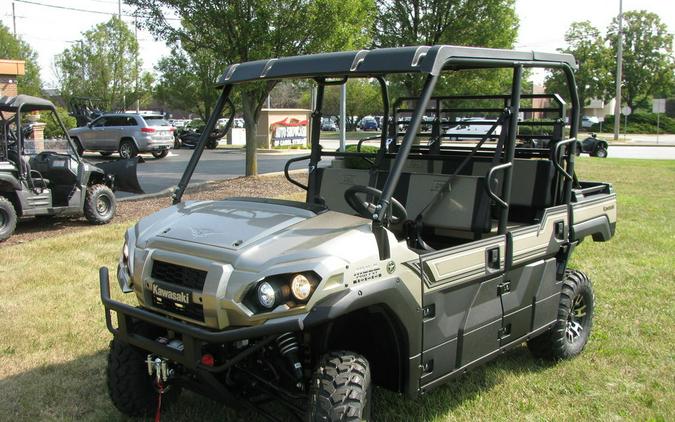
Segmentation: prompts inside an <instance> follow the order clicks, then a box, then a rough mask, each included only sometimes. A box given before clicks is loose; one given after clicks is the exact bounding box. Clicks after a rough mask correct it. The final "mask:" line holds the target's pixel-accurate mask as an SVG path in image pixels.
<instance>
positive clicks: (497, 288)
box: [100, 46, 616, 421]
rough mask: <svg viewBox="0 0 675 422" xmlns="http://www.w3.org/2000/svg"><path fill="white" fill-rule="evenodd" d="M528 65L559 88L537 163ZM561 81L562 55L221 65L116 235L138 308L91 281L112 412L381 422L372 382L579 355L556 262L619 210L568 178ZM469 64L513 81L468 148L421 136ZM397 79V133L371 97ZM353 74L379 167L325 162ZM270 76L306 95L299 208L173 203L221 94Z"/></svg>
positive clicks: (357, 160) (348, 57)
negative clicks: (507, 358)
mask: <svg viewBox="0 0 675 422" xmlns="http://www.w3.org/2000/svg"><path fill="white" fill-rule="evenodd" d="M528 67H544V68H553V69H557V70H558V71H562V72H564V74H565V75H566V76H567V82H568V89H569V92H568V93H567V96H568V97H569V98H571V109H570V113H569V115H570V121H571V137H570V138H567V139H563V138H560V139H556V140H555V141H554V142H550V146H549V147H548V148H532V147H528V148H521V147H518V146H517V141H518V142H520V140H519V139H518V136H517V135H518V124H519V113H520V112H521V111H524V110H523V109H524V108H527V107H525V106H522V104H521V81H522V77H523V72H524V70H525V69H526V68H528ZM574 68H575V62H574V58H573V57H572V56H569V55H564V54H542V53H531V52H517V51H508V50H493V49H483V48H467V47H454V46H433V47H425V46H423V47H404V48H391V49H376V50H372V51H365V50H362V51H358V52H339V53H329V54H317V55H308V56H299V57H287V58H278V59H270V60H263V61H255V62H249V63H241V64H234V65H231V66H229V67H228V68H227V69H226V70H225V72H224V74H223V75H222V77H221V78H220V81H219V87H220V88H221V89H222V93H221V95H220V98H219V100H218V102H217V104H216V106H215V111H214V112H213V114H212V115H211V117H210V119H209V121H208V124H207V127H206V129H205V130H204V131H203V132H202V137H201V140H200V143H199V144H198V146H197V148H196V149H195V152H194V154H193V155H192V158H191V160H190V162H189V164H188V166H187V169H186V171H185V173H184V175H183V178H182V180H181V182H180V183H179V185H178V187H177V189H176V191H175V195H174V197H173V201H174V205H173V206H172V207H169V208H166V209H164V210H162V211H159V212H158V213H156V214H154V215H151V216H149V217H146V218H143V219H141V220H140V221H139V222H138V224H136V225H135V226H134V227H132V228H130V229H129V230H128V231H127V233H126V238H125V241H124V246H123V248H122V254H121V256H120V260H119V266H118V268H117V280H118V282H119V285H120V288H121V290H122V291H123V292H127V293H133V294H134V295H135V300H137V301H138V305H137V306H131V305H128V304H125V303H122V302H119V301H116V300H113V299H111V297H110V286H109V274H108V270H107V269H106V268H101V270H100V287H101V298H102V301H103V304H104V307H105V317H106V322H107V326H108V329H109V330H110V331H111V332H112V334H113V336H114V339H113V340H112V342H111V347H110V352H109V356H108V368H107V384H108V389H109V394H110V398H111V399H112V402H113V403H114V405H115V406H116V407H117V408H118V409H119V410H120V411H121V412H123V413H125V414H127V415H138V414H144V413H146V412H152V411H153V410H154V409H155V408H156V406H157V401H158V400H161V397H162V395H163V394H165V393H166V394H167V396H165V397H164V400H161V403H167V402H171V401H172V400H173V399H175V398H176V397H177V395H178V393H179V392H180V390H181V389H182V388H187V389H191V390H195V391H197V392H199V393H202V394H204V395H206V396H208V397H212V398H214V399H216V400H222V401H225V402H228V403H231V404H233V405H237V404H240V405H244V406H246V407H248V408H255V409H256V410H258V411H260V412H263V413H264V414H265V415H266V416H267V417H269V418H270V419H275V418H276V416H278V413H276V412H275V413H274V414H273V413H272V411H270V409H269V407H267V406H266V404H268V403H269V402H270V399H271V398H275V399H279V400H275V402H276V403H278V404H277V405H276V406H283V408H287V409H288V411H289V414H290V415H294V416H297V417H298V418H305V419H309V420H322V421H324V420H330V421H337V420H363V419H369V418H370V416H371V415H372V414H373V412H377V406H376V404H375V407H373V403H372V393H371V392H372V386H373V385H374V384H376V385H380V386H382V387H384V388H388V389H391V390H394V391H398V392H402V393H404V394H405V395H406V396H407V397H417V396H419V395H421V394H426V393H428V392H429V391H431V390H432V389H433V388H435V387H438V386H440V385H442V384H444V383H445V382H447V381H448V380H450V379H452V378H454V377H455V376H458V375H461V374H463V373H464V372H466V371H467V370H469V369H471V368H473V367H476V366H477V365H481V364H483V363H485V362H487V361H489V360H490V359H492V358H495V357H497V356H499V355H500V354H501V353H502V352H504V351H506V350H508V349H510V348H513V347H517V346H519V345H521V344H522V343H523V342H527V344H528V346H529V348H530V350H532V352H533V354H534V355H535V356H538V357H542V358H549V359H554V360H555V359H563V358H570V357H573V356H575V355H577V354H579V353H580V352H581V350H582V349H583V348H584V346H585V345H586V342H587V341H588V338H589V335H590V330H591V324H592V316H593V300H594V296H593V291H592V289H591V282H590V280H589V278H588V277H587V276H586V275H584V274H583V273H582V272H580V271H577V270H572V269H569V268H567V263H568V261H569V258H570V255H571V254H572V252H573V250H574V248H575V246H577V245H578V244H579V242H581V241H582V240H583V239H584V238H586V237H588V236H591V237H592V238H593V239H594V240H596V241H607V240H609V239H610V238H611V237H612V235H613V234H614V230H615V224H616V196H615V194H614V193H613V190H612V186H611V185H610V184H608V183H599V182H583V181H578V180H577V178H576V176H575V173H574V159H575V154H574V146H575V144H576V142H577V141H576V139H575V137H576V135H577V129H576V128H577V126H578V123H577V122H578V119H579V109H580V105H579V100H578V96H577V93H576V86H575V82H574V72H573V71H574ZM475 69H481V70H482V71H485V70H486V69H487V70H489V71H504V69H507V71H509V72H511V73H512V85H511V89H510V91H511V92H510V94H509V95H507V96H506V97H505V99H504V101H505V105H503V106H502V107H499V108H496V109H495V110H493V113H494V116H486V117H491V118H490V119H487V118H486V120H493V122H492V123H490V127H489V129H488V130H487V131H485V133H484V134H483V135H482V136H481V137H480V138H478V139H476V140H475V142H473V143H470V144H467V143H455V142H448V140H447V139H443V137H442V136H439V133H440V132H438V131H435V132H434V131H433V130H432V133H431V134H428V133H424V132H420V130H421V129H423V128H424V126H428V127H433V126H434V125H429V124H426V125H424V124H422V122H425V121H426V122H428V121H429V119H430V118H432V117H431V116H428V115H427V114H428V113H427V110H428V109H429V103H430V102H431V101H433V100H432V98H433V95H434V92H435V89H437V90H442V89H443V87H444V86H447V85H445V82H446V81H445V80H444V78H446V77H447V76H448V75H449V74H453V75H462V74H463V72H471V71H473V70H475ZM401 75H404V76H405V77H406V78H409V79H415V78H417V79H416V80H418V81H419V82H420V85H419V86H421V92H420V94H419V95H418V96H417V97H416V99H415V100H414V101H412V106H410V107H409V111H410V117H409V118H406V117H404V116H402V117H401V118H400V121H405V122H407V124H405V125H400V124H399V123H400V122H399V119H398V117H397V118H396V119H395V118H394V117H393V116H392V114H394V113H392V111H394V110H393V108H394V107H390V104H392V103H390V98H389V94H388V82H387V78H388V77H389V76H393V77H396V78H398V80H401V79H400V77H401ZM350 78H369V79H370V80H371V81H373V83H378V84H379V86H380V87H381V95H382V104H383V115H384V117H383V119H382V122H383V126H384V127H383V130H382V134H381V136H380V137H378V141H379V149H378V150H377V151H376V152H369V153H365V152H361V151H357V152H341V151H326V150H322V148H321V145H320V142H319V135H320V128H321V118H322V106H323V99H324V91H325V89H326V87H327V86H330V85H340V84H344V83H346V82H347V81H348V80H349V79H350ZM285 79H304V80H307V79H308V80H310V81H313V83H315V84H316V89H317V91H316V92H317V93H316V97H315V98H316V106H315V108H314V110H313V113H312V119H311V129H310V131H309V133H310V137H309V138H310V139H309V141H310V144H311V154H309V155H307V156H305V157H300V158H293V159H291V160H290V161H289V163H288V164H287V167H286V168H287V169H288V166H289V165H290V164H291V162H298V161H301V160H308V161H309V165H308V169H309V175H308V181H307V184H304V183H303V182H302V181H299V180H295V179H293V178H292V177H291V174H289V173H288V171H287V172H286V177H287V178H288V180H289V182H290V183H293V184H294V185H297V186H300V187H302V188H303V189H305V190H306V191H307V195H306V200H305V201H304V202H293V201H287V200H280V199H257V198H228V199H224V200H219V201H194V202H182V196H183V192H184V191H185V188H186V186H187V184H188V182H189V180H190V177H191V175H192V173H193V171H194V169H195V167H196V165H197V163H198V161H199V159H200V156H201V155H202V152H203V151H204V148H205V147H206V143H207V142H208V138H207V136H206V135H205V134H208V133H210V132H211V131H212V130H213V128H214V126H215V124H216V121H217V119H218V118H219V117H220V113H221V112H222V111H223V109H224V108H225V107H226V106H227V107H229V108H233V105H232V102H231V100H230V98H231V96H233V95H234V93H235V92H236V90H237V89H241V88H240V87H241V85H245V84H246V83H258V82H259V81H263V82H270V83H274V82H275V81H279V80H285ZM451 111H452V110H444V112H451ZM390 116H391V118H390ZM433 118H434V119H441V117H439V116H435V117H433ZM442 119H444V121H447V119H449V117H442ZM230 121H231V120H230ZM448 124H449V123H448ZM399 127H401V128H402V129H401V130H399ZM497 127H500V128H501V130H500V131H499V132H500V135H499V136H496V139H495V141H491V142H487V140H488V139H490V138H495V136H494V132H495V130H496V128H497ZM403 129H405V130H403ZM322 160H324V163H322V164H325V161H331V162H330V164H329V166H327V167H326V166H325V165H321V166H320V162H321V161H322Z"/></svg>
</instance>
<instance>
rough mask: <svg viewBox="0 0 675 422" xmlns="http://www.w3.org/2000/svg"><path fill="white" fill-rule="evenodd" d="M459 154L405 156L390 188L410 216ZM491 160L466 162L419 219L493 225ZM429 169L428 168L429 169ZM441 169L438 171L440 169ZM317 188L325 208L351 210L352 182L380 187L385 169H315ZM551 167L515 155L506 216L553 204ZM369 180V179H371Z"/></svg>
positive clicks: (524, 215)
mask: <svg viewBox="0 0 675 422" xmlns="http://www.w3.org/2000/svg"><path fill="white" fill-rule="evenodd" d="M461 161H462V158H458V159H457V160H450V161H439V160H434V161H425V160H408V162H406V164H405V167H404V172H403V173H402V174H401V177H400V179H399V183H398V185H397V186H396V189H395V191H394V197H395V198H396V199H397V200H398V201H399V202H401V203H402V204H403V205H404V206H405V207H406V210H407V212H408V216H409V218H411V219H414V218H415V217H416V216H417V215H418V214H419V213H420V212H421V211H422V210H423V209H424V207H425V206H426V205H427V204H429V203H430V202H431V201H432V200H433V199H434V197H435V196H436V194H437V193H438V191H439V190H440V189H441V188H443V187H444V186H445V184H446V182H447V180H448V177H449V174H452V173H453V172H454V170H455V168H456V166H457V165H459V163H460V162H461ZM491 166H492V162H491V161H489V160H486V161H483V160H480V161H474V162H473V163H471V162H470V163H468V164H467V165H466V168H465V169H463V171H461V172H460V173H459V174H458V175H457V176H455V178H454V179H453V180H452V181H451V183H450V191H451V192H452V193H451V194H446V195H444V196H443V197H441V198H439V199H438V200H437V202H436V203H435V204H434V205H433V206H432V207H431V208H430V209H428V210H427V211H426V213H425V216H424V224H425V226H426V227H434V228H438V229H443V230H452V231H460V232H461V231H463V232H469V233H470V234H484V233H489V232H490V231H491V230H492V227H493V224H492V213H491V201H490V199H489V197H488V195H487V190H486V180H485V175H487V172H488V170H489V169H490V167H491ZM428 170H431V171H428ZM439 170H441V172H439ZM317 171H318V172H319V173H318V177H319V181H318V185H319V194H320V195H321V197H322V198H323V199H324V200H325V202H326V206H327V207H328V208H329V209H332V210H335V211H340V212H345V213H349V214H351V213H353V212H354V211H353V210H352V209H351V208H350V207H349V205H347V203H346V201H345V199H344V193H345V191H346V190H347V189H348V188H349V187H351V186H354V185H363V186H366V185H371V186H373V185H375V187H377V188H378V189H380V190H382V188H383V187H384V183H385V181H386V179H387V176H388V173H387V172H378V173H377V175H376V176H375V177H373V176H371V173H370V172H369V171H368V170H360V169H344V168H320V169H317ZM554 173H555V169H554V167H553V163H551V162H550V161H548V160H530V159H515V160H514V166H513V182H512V192H511V207H510V212H509V221H514V222H521V223H531V222H532V220H533V218H534V217H535V216H536V215H537V213H538V212H539V211H540V210H542V209H544V208H546V207H549V206H551V205H552V203H553V192H552V182H553V176H554ZM502 175H503V172H499V173H497V174H496V175H495V178H494V180H495V182H494V186H493V190H494V191H495V193H497V194H498V195H499V194H501V183H502V180H503V176H502ZM371 179H376V180H374V183H373V182H371Z"/></svg>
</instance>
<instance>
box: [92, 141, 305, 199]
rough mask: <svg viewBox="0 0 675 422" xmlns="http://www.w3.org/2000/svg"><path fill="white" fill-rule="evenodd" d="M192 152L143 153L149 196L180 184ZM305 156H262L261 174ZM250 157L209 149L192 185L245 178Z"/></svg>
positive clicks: (95, 158)
mask: <svg viewBox="0 0 675 422" xmlns="http://www.w3.org/2000/svg"><path fill="white" fill-rule="evenodd" d="M191 155H192V150H190V149H178V150H172V151H171V152H170V153H169V155H168V156H166V157H165V158H162V159H159V160H157V159H155V158H153V157H152V155H150V154H143V155H142V157H143V158H144V159H145V162H144V163H140V164H139V165H138V181H139V182H140V184H141V187H142V188H143V190H144V191H145V192H146V193H155V192H159V191H162V190H164V189H167V188H170V187H171V186H174V185H176V184H177V183H178V182H179V181H180V178H181V176H182V175H183V171H184V170H185V167H186V166H187V163H188V161H189V160H190V156H191ZM301 155H303V154H302V153H301V154H285V153H267V154H264V153H258V173H260V174H263V173H273V172H277V171H282V170H283V169H284V165H286V161H288V160H289V159H291V158H293V157H298V156H301ZM84 156H85V158H86V159H88V160H89V161H91V162H93V163H100V162H105V161H108V160H116V159H118V158H119V157H117V154H114V155H112V156H111V157H110V158H109V159H106V158H103V157H101V156H100V155H99V154H97V153H85V155H84ZM245 163H246V155H245V153H244V152H243V151H242V150H239V149H216V150H205V151H204V154H203V155H202V157H201V159H200V160H199V164H198V165H197V169H196V170H195V173H194V174H193V176H192V179H191V180H190V183H191V184H192V183H198V182H205V181H207V180H215V179H229V178H233V177H239V176H243V175H244V172H245ZM306 166H307V162H306V161H305V162H300V163H294V165H293V166H291V169H300V168H304V167H306ZM131 195H132V194H130V193H127V192H117V197H118V198H123V197H127V196H131Z"/></svg>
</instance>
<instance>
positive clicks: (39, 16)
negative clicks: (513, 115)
mask: <svg viewBox="0 0 675 422" xmlns="http://www.w3.org/2000/svg"><path fill="white" fill-rule="evenodd" d="M26 1H28V0H26ZM12 3H14V7H15V11H16V13H15V14H16V32H17V34H18V35H19V36H20V37H21V38H23V39H24V40H25V41H27V42H28V43H30V45H31V46H32V47H33V49H34V50H35V51H37V53H38V58H39V64H40V69H41V77H42V80H43V81H44V83H45V87H46V88H53V87H55V85H56V76H55V74H54V70H53V64H54V56H55V55H56V54H58V53H60V52H61V51H63V50H64V49H65V48H68V47H69V46H70V45H71V44H72V43H73V42H74V41H76V40H78V39H80V38H81V33H82V32H84V31H86V30H88V29H90V28H91V27H93V26H94V25H96V24H98V23H101V22H105V21H107V20H108V19H110V16H111V15H112V14H116V13H117V11H118V0H30V3H27V2H25V1H20V0H0V19H1V20H2V22H3V24H4V25H5V26H7V27H9V28H10V30H12V27H13V26H12ZM35 3H40V4H45V5H55V6H62V7H68V8H76V9H83V10H88V11H92V12H96V13H88V12H81V11H74V10H64V9H58V8H53V7H47V6H40V5H38V4H35ZM623 9H624V11H627V10H640V9H646V10H648V11H650V12H654V13H657V14H658V15H659V16H660V17H661V20H662V21H663V22H665V23H666V24H667V25H668V28H669V30H670V32H671V33H673V32H675V1H673V0H623ZM131 12H132V8H131V7H130V6H125V5H124V4H123V5H122V14H123V15H124V14H131ZM516 12H517V13H518V16H519V17H520V28H519V36H518V41H517V42H516V49H518V50H537V51H555V50H556V49H557V48H562V47H565V41H564V37H565V32H566V31H567V29H568V28H569V26H570V24H571V23H572V22H575V21H581V20H589V21H591V23H592V24H593V25H595V26H596V27H598V28H599V29H600V30H601V31H604V30H605V29H606V28H607V26H608V25H609V23H610V21H611V20H612V18H613V17H615V16H616V15H618V13H619V0H562V1H561V0H557V1H552V0H516ZM123 20H124V21H126V22H127V23H128V24H130V25H133V18H132V17H125V16H123ZM138 39H139V43H140V57H141V60H142V61H143V68H144V70H152V69H153V66H154V65H155V64H156V63H157V61H158V60H159V59H160V58H161V57H162V56H163V55H168V54H169V53H170V49H169V48H168V47H167V46H166V45H165V44H164V43H163V42H161V41H155V40H154V39H153V36H152V35H151V34H149V33H147V32H145V31H142V30H139V31H138ZM542 77H543V75H542V74H535V75H534V78H535V81H536V82H540V80H541V79H542Z"/></svg>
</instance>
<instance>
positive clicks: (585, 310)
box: [527, 270, 595, 361]
mask: <svg viewBox="0 0 675 422" xmlns="http://www.w3.org/2000/svg"><path fill="white" fill-rule="evenodd" d="M594 303H595V296H594V295H593V286H592V285H591V280H589V279H588V277H587V276H586V275H585V274H584V273H582V272H581V271H577V270H567V271H566V272H565V279H564V280H563V286H562V291H561V292H560V305H559V306H558V320H557V321H556V323H555V325H554V326H553V328H552V329H551V330H549V331H547V332H545V333H544V334H541V335H539V336H537V337H535V338H533V339H531V340H529V341H528V342H527V347H528V349H530V352H531V353H532V354H533V355H534V356H535V357H537V358H541V359H546V360H552V361H555V360H561V359H569V358H572V357H574V356H576V355H578V354H579V353H581V351H582V350H583V349H584V347H585V346H586V343H588V338H589V336H590V334H591V328H592V327H593V307H594Z"/></svg>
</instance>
